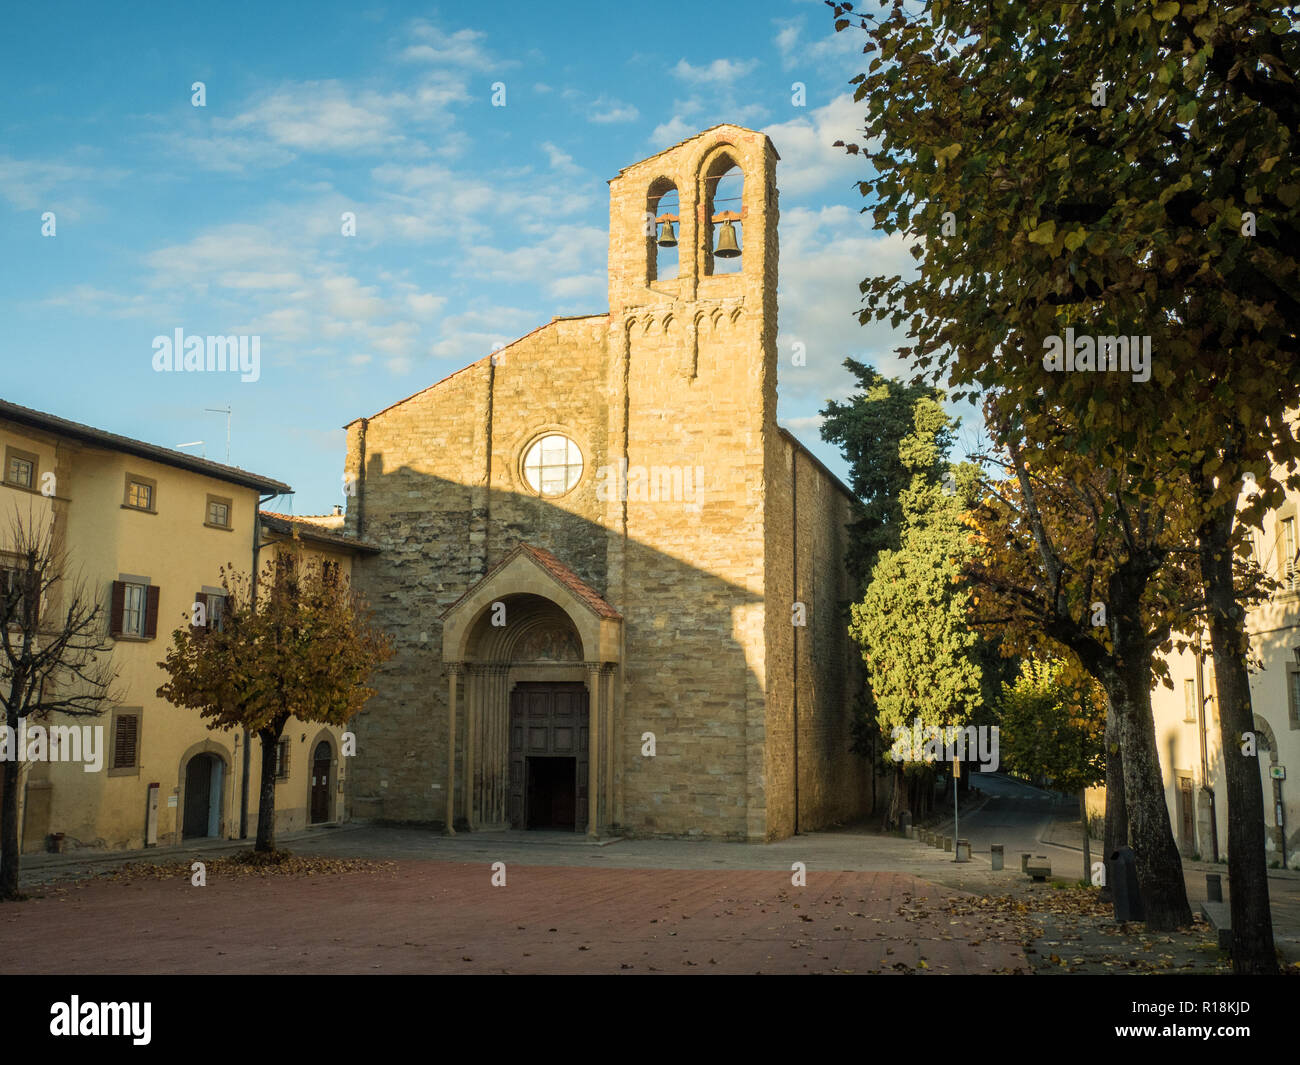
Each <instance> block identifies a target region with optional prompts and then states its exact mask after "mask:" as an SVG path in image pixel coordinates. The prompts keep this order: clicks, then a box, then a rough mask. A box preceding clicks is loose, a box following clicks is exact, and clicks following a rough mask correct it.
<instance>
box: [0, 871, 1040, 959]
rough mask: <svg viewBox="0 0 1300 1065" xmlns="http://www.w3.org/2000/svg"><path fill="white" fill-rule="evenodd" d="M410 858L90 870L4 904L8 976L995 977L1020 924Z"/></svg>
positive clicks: (1010, 953) (939, 905) (844, 890)
mask: <svg viewBox="0 0 1300 1065" xmlns="http://www.w3.org/2000/svg"><path fill="white" fill-rule="evenodd" d="M791 875H792V874H791V873H790V872H788V871H787V872H772V871H750V870H679V869H606V868H572V867H555V866H537V865H532V866H529V865H522V864H513V865H507V867H506V870H505V877H506V883H505V885H504V886H500V887H494V886H493V885H492V883H491V879H492V876H493V873H492V869H491V868H490V865H489V864H488V863H486V862H482V863H480V862H435V861H421V860H403V861H398V862H396V863H394V864H393V865H391V866H388V867H386V868H384V869H382V870H379V871H372V872H351V873H339V874H331V875H316V876H310V877H300V878H287V877H267V878H236V879H222V878H220V877H218V876H215V875H214V876H211V877H210V878H209V880H208V884H207V886H206V887H201V888H200V887H192V886H191V885H190V882H189V880H188V879H187V878H185V879H183V878H179V877H177V878H173V879H167V880H131V881H126V882H122V883H118V882H112V881H106V880H92V881H85V882H80V883H76V884H67V885H59V886H57V887H45V888H40V889H36V890H38V891H40V892H42V893H43V897H39V898H35V897H34V898H32V899H31V900H29V901H27V902H22V903H17V904H6V905H4V906H3V907H0V944H3V947H2V948H0V973H84V974H101V973H102V974H116V973H637V974H640V973H703V972H712V973H758V972H761V973H868V972H885V973H894V972H899V973H905V972H921V973H981V972H983V973H987V972H996V971H1003V972H1006V971H1015V970H1018V971H1027V970H1028V966H1027V964H1026V961H1025V957H1024V954H1023V952H1022V948H1021V945H1020V944H1019V943H1018V942H1016V941H1015V936H1014V934H1013V933H1012V931H1011V930H1010V929H1007V928H999V927H996V926H994V925H992V924H989V923H987V919H986V918H984V917H982V916H980V915H973V916H961V917H955V916H951V915H950V914H948V913H947V912H945V910H944V907H943V900H945V899H948V898H951V897H954V896H958V895H960V893H959V892H954V891H951V890H949V889H947V888H943V887H939V886H937V885H935V884H931V883H928V882H926V881H923V880H920V879H918V878H917V877H915V876H912V875H911V874H908V873H897V872H817V871H810V872H808V873H807V884H806V886H804V887H794V886H792V884H791Z"/></svg>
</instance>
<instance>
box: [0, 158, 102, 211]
mask: <svg viewBox="0 0 1300 1065" xmlns="http://www.w3.org/2000/svg"><path fill="white" fill-rule="evenodd" d="M126 173H127V172H126V171H124V170H121V169H118V168H116V167H105V166H98V165H96V166H91V165H86V164H82V163H65V162H59V161H56V160H48V159H14V158H12V157H7V156H6V157H4V158H0V196H3V197H4V198H5V199H6V200H8V201H9V203H11V204H12V205H13V206H14V207H16V208H17V209H18V210H20V211H53V212H54V213H55V215H56V221H57V220H58V219H61V218H66V219H68V220H74V219H77V218H80V217H81V216H82V215H83V214H84V213H85V212H86V211H87V210H88V209H89V202H88V201H87V200H86V198H85V195H84V194H85V190H86V188H87V187H88V186H90V185H91V184H94V183H111V182H116V181H119V180H120V179H121V178H123V177H124V176H126Z"/></svg>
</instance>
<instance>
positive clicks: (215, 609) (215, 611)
mask: <svg viewBox="0 0 1300 1065" xmlns="http://www.w3.org/2000/svg"><path fill="white" fill-rule="evenodd" d="M225 614H226V597H225V596H224V595H211V594H210V595H209V596H208V628H209V630H211V631H213V632H224V631H225V628H224V625H225Z"/></svg>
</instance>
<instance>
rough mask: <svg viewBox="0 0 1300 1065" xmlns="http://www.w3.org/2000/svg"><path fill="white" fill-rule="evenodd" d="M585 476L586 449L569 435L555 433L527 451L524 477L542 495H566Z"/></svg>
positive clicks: (535, 442) (530, 486) (536, 442)
mask: <svg viewBox="0 0 1300 1065" xmlns="http://www.w3.org/2000/svg"><path fill="white" fill-rule="evenodd" d="M581 476H582V452H581V451H579V450H578V445H577V444H575V443H574V442H573V441H572V440H570V439H569V438H568V437H567V436H562V435H560V434H559V433H551V434H550V435H548V436H543V437H542V438H541V439H539V440H534V441H533V443H532V444H530V445H529V447H528V450H527V451H525V452H524V480H525V481H527V482H528V487H529V488H531V489H532V490H533V491H534V492H536V493H537V494H538V495H543V496H559V495H564V493H565V492H567V491H568V490H569V489H570V488H572V487H573V486H574V485H575V484H577V483H578V478H580V477H581Z"/></svg>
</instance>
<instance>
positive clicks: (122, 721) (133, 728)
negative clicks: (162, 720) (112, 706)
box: [110, 713, 140, 769]
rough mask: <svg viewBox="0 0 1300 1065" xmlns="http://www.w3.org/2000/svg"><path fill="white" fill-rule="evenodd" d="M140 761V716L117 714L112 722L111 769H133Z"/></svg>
mask: <svg viewBox="0 0 1300 1065" xmlns="http://www.w3.org/2000/svg"><path fill="white" fill-rule="evenodd" d="M139 761H140V715H139V714H122V713H119V714H118V715H117V716H116V717H115V718H114V720H113V762H112V765H111V766H110V768H112V769H135V768H136V767H137V766H138V765H139Z"/></svg>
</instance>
